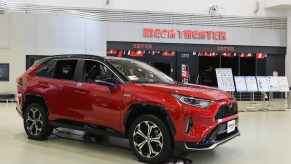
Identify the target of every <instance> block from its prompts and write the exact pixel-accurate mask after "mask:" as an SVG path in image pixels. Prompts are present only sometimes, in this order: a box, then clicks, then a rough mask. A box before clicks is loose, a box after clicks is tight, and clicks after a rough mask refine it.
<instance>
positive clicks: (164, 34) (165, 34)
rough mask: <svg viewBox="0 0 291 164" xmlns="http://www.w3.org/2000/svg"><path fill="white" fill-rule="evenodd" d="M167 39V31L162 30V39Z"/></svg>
mask: <svg viewBox="0 0 291 164" xmlns="http://www.w3.org/2000/svg"><path fill="white" fill-rule="evenodd" d="M167 37H168V30H167V29H163V30H162V38H167Z"/></svg>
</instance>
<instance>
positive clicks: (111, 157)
mask: <svg viewBox="0 0 291 164" xmlns="http://www.w3.org/2000/svg"><path fill="white" fill-rule="evenodd" d="M246 105H248V104H246ZM240 106H243V104H241V105H240ZM239 115H240V123H239V124H240V125H239V126H240V130H241V133H242V136H241V137H239V138H236V139H234V140H232V141H230V142H228V143H226V144H224V145H221V146H220V147H218V148H217V149H215V150H213V151H201V152H194V153H193V154H191V155H189V156H188V158H189V159H191V160H193V163H194V164H274V163H280V164H290V163H291V141H290V138H291V112H290V111H289V110H286V111H278V112H275V111H272V112H240V113H239ZM78 134H82V133H78ZM74 138H80V136H75V137H74ZM109 144H110V145H111V146H109ZM0 163H3V164H4V163H5V164H6V163H7V164H40V163H41V164H52V163H62V164H80V163H82V164H91V163H92V164H93V163H94V164H96V163H98V164H99V163H102V164H103V163H137V159H136V158H135V156H134V155H133V154H132V153H131V151H130V150H129V149H128V143H127V141H126V140H120V139H115V138H109V139H108V141H105V142H101V143H97V144H96V143H95V144H92V143H85V142H80V141H74V140H68V139H62V138H58V137H56V136H52V137H50V138H49V140H48V141H32V140H29V139H27V136H26V134H25V132H24V129H23V127H22V119H21V118H20V117H19V116H18V115H17V113H16V111H15V105H14V104H6V103H0Z"/></svg>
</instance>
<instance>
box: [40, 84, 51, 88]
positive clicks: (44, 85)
mask: <svg viewBox="0 0 291 164" xmlns="http://www.w3.org/2000/svg"><path fill="white" fill-rule="evenodd" d="M40 86H41V87H42V88H49V87H50V86H49V85H48V84H47V83H42V84H40Z"/></svg>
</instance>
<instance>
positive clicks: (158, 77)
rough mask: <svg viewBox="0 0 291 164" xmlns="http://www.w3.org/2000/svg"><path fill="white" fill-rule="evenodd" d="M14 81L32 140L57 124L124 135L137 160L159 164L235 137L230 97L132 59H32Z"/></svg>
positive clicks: (233, 105)
mask: <svg viewBox="0 0 291 164" xmlns="http://www.w3.org/2000/svg"><path fill="white" fill-rule="evenodd" d="M17 83H18V86H17V88H18V102H17V111H18V113H19V114H20V115H21V116H22V117H23V119H24V129H25V131H26V133H27V135H28V136H29V138H30V139H35V140H44V139H47V138H48V137H49V136H50V135H51V134H52V131H53V129H54V128H57V127H64V128H70V129H76V130H82V131H86V132H89V133H93V134H102V135H108V136H115V137H122V138H128V139H129V143H130V146H131V149H132V151H133V152H134V154H135V155H136V156H137V158H138V159H139V160H140V161H142V162H149V163H158V162H162V161H165V160H166V159H167V158H168V157H169V156H170V155H171V154H172V153H173V150H177V151H179V152H181V151H184V152H186V151H191V150H210V149H214V148H216V147H217V146H218V145H220V144H223V143H225V142H227V141H229V140H231V139H233V138H234V137H237V136H239V135H240V133H239V130H238V109H237V102H236V100H235V99H234V97H233V96H231V95H230V94H228V93H226V92H224V91H221V90H219V89H215V88H210V87H205V86H200V85H193V84H182V83H177V82H175V81H174V80H172V79H171V78H170V77H168V76H167V75H165V74H163V73H162V72H160V71H159V70H157V69H155V68H153V67H152V66H150V65H148V64H145V63H143V62H139V61H136V60H131V59H125V58H115V57H98V56H91V55H58V56H53V57H48V58H44V59H41V60H38V61H36V62H35V64H34V65H33V66H32V67H31V68H30V69H29V70H27V71H26V72H25V73H24V74H23V75H22V76H21V77H19V78H18V79H17Z"/></svg>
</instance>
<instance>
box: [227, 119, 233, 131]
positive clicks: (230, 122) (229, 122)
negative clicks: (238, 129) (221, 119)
mask: <svg viewBox="0 0 291 164" xmlns="http://www.w3.org/2000/svg"><path fill="white" fill-rule="evenodd" d="M234 130H235V120H231V121H228V122H227V133H231V132H233V131H234Z"/></svg>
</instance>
